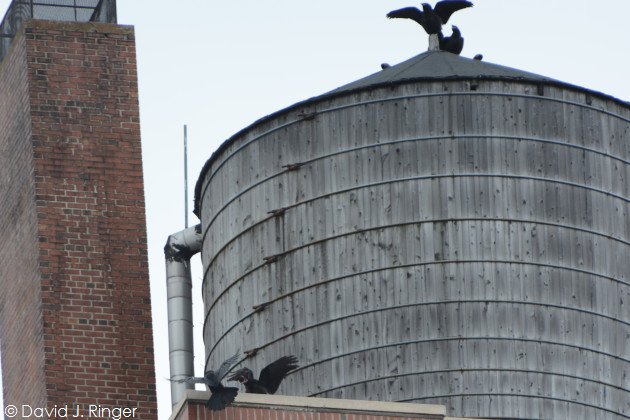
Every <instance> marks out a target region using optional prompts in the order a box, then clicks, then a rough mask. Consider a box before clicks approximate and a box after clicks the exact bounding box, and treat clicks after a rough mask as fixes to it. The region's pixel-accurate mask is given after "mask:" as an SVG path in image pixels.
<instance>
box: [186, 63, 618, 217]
mask: <svg viewBox="0 0 630 420" xmlns="http://www.w3.org/2000/svg"><path fill="white" fill-rule="evenodd" d="M461 80H488V81H513V82H518V83H523V84H530V85H543V86H554V87H559V88H563V89H569V90H573V91H578V92H583V93H587V94H589V95H593V96H596V97H599V98H602V99H606V100H610V101H613V102H615V103H617V104H618V105H621V106H624V107H627V108H628V109H630V102H627V101H624V100H622V99H619V98H616V97H614V96H612V95H608V94H606V93H602V92H599V91H596V90H591V89H587V88H584V87H581V86H577V85H573V84H571V83H566V82H561V81H558V80H554V79H544V80H531V79H524V78H510V77H506V76H484V75H482V76H476V77H469V76H452V77H439V78H434V77H419V78H409V79H400V80H396V81H394V82H384V83H375V84H372V85H369V86H361V87H358V88H355V89H349V90H339V91H338V92H337V89H341V87H340V88H337V89H335V90H333V91H330V92H327V93H324V94H322V95H319V96H314V97H312V98H308V99H305V100H303V101H299V102H296V103H294V104H293V105H289V106H288V107H286V108H282V109H280V110H278V111H276V112H273V113H271V114H269V115H266V116H264V117H261V118H259V119H257V120H256V121H254V122H253V123H251V124H250V125H248V126H247V127H245V128H243V129H241V130H239V131H237V132H236V133H235V134H233V135H232V136H230V137H229V138H228V139H227V140H225V141H224V142H223V143H221V145H220V146H219V147H218V148H217V149H216V150H215V151H214V152H212V155H210V158H209V159H208V160H207V161H206V163H205V164H204V165H203V167H202V168H201V172H200V173H199V178H197V182H196V184H195V205H194V209H193V213H194V214H195V215H196V216H197V217H198V218H199V219H201V214H200V211H199V210H200V205H199V200H200V196H199V195H200V193H201V184H202V182H203V179H204V178H205V176H206V172H208V170H209V169H210V165H212V162H214V160H215V159H216V158H217V157H218V156H219V155H220V154H221V153H222V152H223V150H224V149H226V148H227V147H228V146H229V145H230V144H231V143H232V142H233V141H234V140H235V139H236V138H238V137H241V136H243V134H245V133H247V132H248V131H250V130H252V129H254V128H255V127H257V126H259V125H261V124H264V123H265V122H267V121H269V120H272V119H274V118H277V117H278V116H280V115H282V114H284V113H287V112H290V111H293V110H295V109H296V108H300V107H303V106H307V105H313V104H316V103H317V102H321V101H324V100H328V99H332V98H336V97H340V96H345V95H352V94H355V93H357V92H361V91H365V90H372V89H376V88H386V87H392V86H398V85H404V84H408V83H417V82H439V81H461ZM342 87H343V86H342Z"/></svg>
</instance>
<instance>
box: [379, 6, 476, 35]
mask: <svg viewBox="0 0 630 420" xmlns="http://www.w3.org/2000/svg"><path fill="white" fill-rule="evenodd" d="M472 5H473V4H472V3H471V2H469V1H464V0H442V1H438V2H437V3H436V4H435V8H432V7H431V5H430V4H429V3H422V10H423V11H422V12H421V11H420V10H419V9H418V8H416V7H405V8H402V9H398V10H392V11H391V12H389V13H388V14H387V17H388V18H390V19H392V18H405V19H412V20H414V21H416V22H417V23H419V24H420V25H421V26H422V27H423V28H424V30H425V31H426V32H427V33H428V34H429V35H431V34H437V33H439V32H440V31H441V30H442V25H443V24H445V23H446V22H448V19H449V18H450V17H451V15H452V14H453V13H455V12H456V11H458V10H461V9H465V8H466V7H472Z"/></svg>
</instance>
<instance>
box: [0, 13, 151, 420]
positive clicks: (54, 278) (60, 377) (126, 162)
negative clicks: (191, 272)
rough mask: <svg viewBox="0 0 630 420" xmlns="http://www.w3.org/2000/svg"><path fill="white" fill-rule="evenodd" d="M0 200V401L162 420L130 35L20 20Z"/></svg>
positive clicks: (0, 106) (4, 79) (8, 66)
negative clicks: (127, 412) (93, 408)
mask: <svg viewBox="0 0 630 420" xmlns="http://www.w3.org/2000/svg"><path fill="white" fill-rule="evenodd" d="M0 197H1V199H0V334H1V335H0V338H1V340H2V348H1V351H2V369H3V372H2V375H3V382H4V403H5V405H9V404H12V405H15V406H17V407H18V408H20V407H21V406H22V405H27V406H30V407H31V408H33V409H35V408H40V409H41V408H44V407H48V408H49V409H50V408H52V407H54V406H55V405H57V406H58V407H62V406H64V405H68V406H69V409H68V411H69V413H68V415H69V416H72V414H73V413H74V412H73V413H70V410H76V405H79V406H80V407H82V409H83V410H87V409H88V406H89V405H100V406H101V407H102V408H105V409H108V408H109V409H112V408H120V409H123V408H129V409H132V408H135V411H134V414H135V416H134V418H140V419H155V418H157V407H156V397H155V371H154V361H153V335H152V325H151V302H150V293H149V276H148V267H147V239H146V223H145V206H144V189H143V178H142V160H141V148H140V121H139V113H138V87H137V75H136V54H135V41H134V32H133V28H132V27H127V26H120V25H111V24H100V23H74V22H72V23H66V22H63V23H60V22H49V21H38V20H30V21H27V22H26V23H25V25H24V27H23V28H22V30H21V31H20V32H19V33H18V35H17V36H16V38H15V39H14V40H13V43H12V46H11V50H10V51H9V53H8V55H7V56H6V57H5V59H4V60H3V62H2V63H0ZM19 414H20V413H18V417H19ZM82 414H84V415H85V416H87V415H88V412H87V411H83V412H82Z"/></svg>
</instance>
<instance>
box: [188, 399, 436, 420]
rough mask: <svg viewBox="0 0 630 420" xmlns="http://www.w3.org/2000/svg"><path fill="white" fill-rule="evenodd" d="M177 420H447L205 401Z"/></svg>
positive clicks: (434, 416) (421, 416)
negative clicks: (214, 407)
mask: <svg viewBox="0 0 630 420" xmlns="http://www.w3.org/2000/svg"><path fill="white" fill-rule="evenodd" d="M180 414H181V415H180V416H178V417H177V418H176V420H279V419H280V420H443V419H444V416H436V415H396V414H393V413H389V414H384V413H367V412H362V413H356V412H352V411H345V410H344V411H340V410H326V409H321V408H320V409H312V408H308V407H304V408H297V407H294V408H285V407H256V406H239V405H238V404H236V405H233V406H230V407H227V408H226V409H225V410H222V411H210V410H208V409H207V408H206V407H205V406H204V405H203V403H201V402H192V403H190V404H189V405H188V406H187V407H186V408H185V409H184V410H182V412H181V413H180Z"/></svg>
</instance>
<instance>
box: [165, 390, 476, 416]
mask: <svg viewBox="0 0 630 420" xmlns="http://www.w3.org/2000/svg"><path fill="white" fill-rule="evenodd" d="M208 398H210V392H209V391H196V390H188V391H187V392H186V396H185V398H184V399H183V400H182V401H180V402H179V403H178V404H177V405H175V407H173V413H172V414H171V416H170V418H169V420H188V419H199V420H202V419H204V418H205V419H213V418H216V419H219V418H220V419H230V418H235V419H248V418H249V417H250V416H249V415H248V413H247V411H248V410H251V409H257V410H256V413H255V414H253V413H252V416H251V417H252V418H254V417H255V418H256V420H265V419H266V418H267V416H265V415H264V413H263V412H261V410H262V411H265V410H269V411H270V412H271V411H273V412H278V411H282V412H287V411H288V412H301V414H302V415H300V416H299V417H296V419H300V420H309V419H310V417H309V416H305V415H304V413H305V412H313V413H320V414H319V415H318V416H315V417H314V418H315V419H321V420H324V419H330V420H333V419H337V420H350V417H347V416H344V415H343V414H356V415H363V416H366V415H367V416H379V417H378V418H379V419H383V417H396V418H410V419H427V420H434V419H435V420H457V419H456V418H455V417H447V416H446V407H445V406H443V405H432V404H411V403H397V402H385V401H365V400H345V399H334V398H313V397H293V396H285V395H261V394H245V393H240V394H238V396H237V397H236V400H235V401H234V403H233V404H232V405H231V406H229V407H228V408H227V409H226V410H225V412H212V411H209V410H207V409H206V408H205V406H204V404H205V402H206V401H207V400H208ZM244 412H245V413H244ZM326 413H329V414H330V415H332V416H326V415H325V414H326ZM243 414H245V415H243ZM335 414H337V415H341V416H335ZM200 415H201V416H200ZM269 417H270V418H271V419H275V418H277V417H276V416H275V415H271V416H269ZM283 418H284V417H283ZM289 418H291V416H289V417H287V418H286V419H287V420H288V419H289ZM362 418H363V419H365V420H370V419H369V418H365V417H362ZM461 420H463V419H461ZM468 420H471V419H468Z"/></svg>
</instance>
